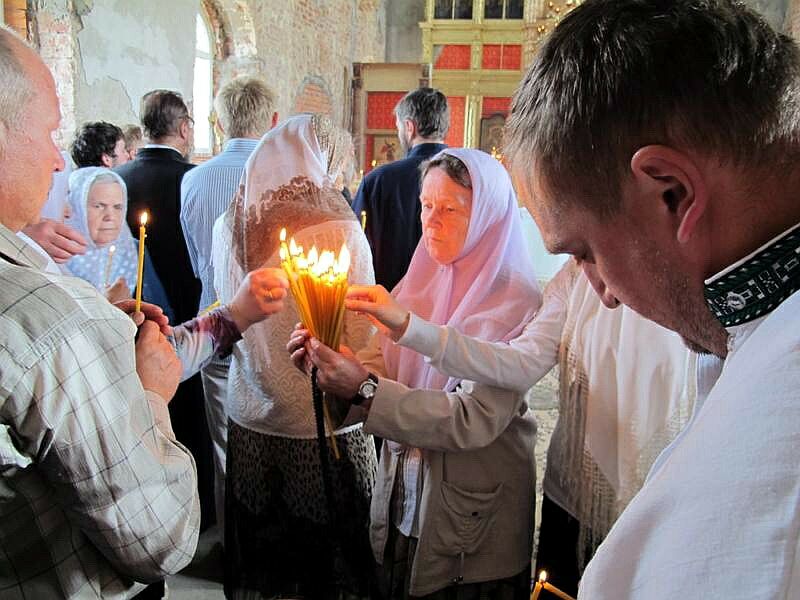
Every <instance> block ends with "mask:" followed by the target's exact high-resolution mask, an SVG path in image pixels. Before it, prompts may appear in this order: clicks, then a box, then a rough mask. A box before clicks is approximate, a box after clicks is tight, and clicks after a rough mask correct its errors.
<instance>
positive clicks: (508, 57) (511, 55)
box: [501, 46, 522, 71]
mask: <svg viewBox="0 0 800 600" xmlns="http://www.w3.org/2000/svg"><path fill="white" fill-rule="evenodd" d="M521 67H522V46H503V61H502V66H501V68H502V69H507V70H509V71H519V70H520V68H521Z"/></svg>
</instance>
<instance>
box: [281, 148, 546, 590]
mask: <svg viewBox="0 0 800 600" xmlns="http://www.w3.org/2000/svg"><path fill="white" fill-rule="evenodd" d="M420 201H421V202H422V228H423V234H422V241H421V242H420V244H419V246H418V247H417V250H416V252H415V254H414V256H413V258H412V260H411V264H410V266H409V269H408V272H407V274H406V276H405V278H404V279H403V280H402V281H401V282H400V283H399V284H398V285H397V287H396V288H395V289H394V291H393V292H392V295H393V296H395V297H396V298H397V300H398V302H400V303H401V304H402V305H403V306H405V307H407V308H408V309H409V310H411V311H412V312H414V313H415V314H417V315H419V316H421V317H423V318H424V319H426V320H428V321H431V322H433V323H436V324H440V325H450V326H452V327H455V328H456V329H458V330H459V331H460V332H462V333H464V334H467V335H470V336H472V337H476V338H479V339H484V340H487V341H508V340H510V339H512V338H514V337H516V336H517V335H518V334H519V333H520V331H521V330H522V328H523V327H524V326H525V324H526V323H527V322H528V321H530V320H531V319H532V318H533V316H534V314H535V312H536V310H537V309H538V307H539V305H540V303H541V294H540V293H539V289H538V286H537V284H536V280H535V277H534V272H533V266H532V264H531V263H530V259H529V258H528V252H527V250H526V247H525V241H524V239H523V237H522V230H521V226H520V222H519V216H518V209H517V202H516V198H515V196H514V192H513V189H512V186H511V181H510V179H509V177H508V174H507V173H506V171H505V169H504V168H503V167H502V165H501V164H500V163H499V162H497V161H496V160H495V159H493V158H492V157H490V156H489V155H488V154H486V153H484V152H481V151H479V150H469V149H448V150H444V151H443V152H442V153H440V154H438V155H437V156H435V157H434V158H433V159H432V160H431V161H430V162H429V163H427V164H426V165H424V166H423V176H422V191H421V194H420ZM287 347H288V349H289V350H290V352H292V353H293V358H294V360H295V364H297V365H298V366H300V367H301V368H305V369H307V368H308V367H309V363H313V364H314V365H316V366H317V368H318V369H319V373H318V379H319V383H320V386H321V387H322V388H323V389H324V390H325V391H327V392H329V393H332V394H335V395H336V396H338V397H340V398H350V399H351V404H352V408H351V410H350V417H351V418H353V419H362V420H364V422H365V424H364V431H369V432H370V433H373V434H374V435H378V436H381V437H383V438H384V439H386V440H387V442H386V443H385V444H384V446H383V449H382V455H381V459H380V465H379V469H378V481H377V483H376V486H375V490H374V492H373V498H372V506H371V511H370V512H371V514H370V518H371V524H370V541H371V543H372V549H373V553H374V554H375V558H376V560H377V561H378V562H379V563H381V564H382V573H381V578H382V583H383V585H384V586H385V589H384V590H383V591H384V594H385V596H386V597H388V598H407V597H426V598H427V597H431V598H439V597H442V598H444V597H446V598H473V597H474V598H479V597H480V598H483V597H488V598H500V599H504V598H514V599H516V598H520V599H522V598H527V597H528V595H529V594H530V587H529V586H530V555H531V548H532V540H533V516H534V487H535V463H534V444H535V440H536V423H535V420H534V419H533V416H532V414H531V413H530V411H529V410H528V408H527V406H526V404H525V402H524V399H523V397H522V395H521V394H519V393H516V392H514V391H513V390H506V389H501V388H497V387H489V386H484V385H479V384H475V383H473V382H470V381H462V380H458V379H454V378H450V377H448V376H446V375H444V374H443V373H440V372H439V371H437V370H436V369H435V368H434V367H433V366H431V365H430V364H429V362H427V361H426V359H425V358H424V357H422V356H421V355H419V354H416V353H415V352H413V351H410V350H408V349H405V348H401V347H399V346H396V345H395V344H394V343H393V342H392V341H391V340H390V339H388V338H386V337H383V336H380V335H376V336H375V338H374V339H373V340H372V343H371V344H370V345H369V346H368V347H367V348H366V349H365V350H364V351H362V352H361V353H360V354H359V356H358V358H355V357H353V355H352V354H351V353H350V352H349V351H348V350H347V349H346V348H342V349H341V353H337V352H334V351H333V350H331V349H330V348H327V347H325V346H323V345H322V344H321V343H320V342H319V341H318V340H315V339H308V337H307V332H306V331H305V330H302V329H300V330H297V331H296V332H295V333H294V334H293V337H292V339H291V340H290V342H289V344H288V346H287Z"/></svg>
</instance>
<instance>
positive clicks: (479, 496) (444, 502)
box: [431, 481, 503, 556]
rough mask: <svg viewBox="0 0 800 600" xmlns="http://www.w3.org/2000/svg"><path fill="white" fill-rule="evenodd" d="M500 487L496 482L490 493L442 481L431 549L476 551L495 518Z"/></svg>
mask: <svg viewBox="0 0 800 600" xmlns="http://www.w3.org/2000/svg"><path fill="white" fill-rule="evenodd" d="M502 489H503V484H502V483H500V484H499V485H498V486H497V487H496V488H495V489H494V490H493V491H491V492H471V491H469V490H465V489H462V488H460V487H458V486H455V485H453V484H452V483H448V482H446V481H443V482H442V486H441V488H440V506H439V510H438V511H437V514H436V518H435V519H434V521H433V527H432V535H431V550H433V551H434V552H435V553H437V554H440V555H444V556H455V555H458V554H462V553H463V554H474V553H475V552H477V551H478V549H479V548H480V547H481V545H482V544H483V543H484V541H485V540H486V537H487V535H488V534H489V532H490V531H491V530H492V528H493V526H494V522H495V520H496V519H497V512H498V505H499V503H500V495H501V492H502Z"/></svg>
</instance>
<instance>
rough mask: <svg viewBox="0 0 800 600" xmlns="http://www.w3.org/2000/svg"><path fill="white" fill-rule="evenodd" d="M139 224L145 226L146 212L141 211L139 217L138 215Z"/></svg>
mask: <svg viewBox="0 0 800 600" xmlns="http://www.w3.org/2000/svg"><path fill="white" fill-rule="evenodd" d="M139 223H140V224H141V225H142V226H144V225H147V211H146V210H145V211H143V212H142V214H141V215H139Z"/></svg>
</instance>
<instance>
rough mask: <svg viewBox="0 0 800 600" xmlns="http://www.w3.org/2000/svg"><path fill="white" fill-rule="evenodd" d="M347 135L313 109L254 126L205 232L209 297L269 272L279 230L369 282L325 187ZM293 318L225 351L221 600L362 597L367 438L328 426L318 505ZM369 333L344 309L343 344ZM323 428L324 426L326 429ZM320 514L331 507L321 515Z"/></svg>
mask: <svg viewBox="0 0 800 600" xmlns="http://www.w3.org/2000/svg"><path fill="white" fill-rule="evenodd" d="M346 139H347V134H346V133H345V132H344V131H342V130H340V129H339V128H337V127H335V126H334V125H333V124H332V123H331V121H330V120H329V119H327V118H326V117H323V116H320V115H300V116H296V117H292V118H290V119H288V120H286V121H285V122H284V123H282V124H281V125H279V126H277V127H276V128H274V129H272V130H271V131H270V132H269V133H267V134H266V135H265V136H264V138H263V139H262V140H261V142H260V143H259V145H258V147H257V148H256V150H255V151H254V152H253V154H252V156H251V157H250V159H249V160H248V162H247V165H246V167H245V174H244V180H243V184H242V185H241V186H240V190H239V193H238V194H237V196H236V197H235V198H234V200H233V202H232V203H231V206H230V208H229V209H228V211H227V212H226V213H225V214H224V215H222V216H221V217H220V218H219V219H218V221H217V223H216V224H215V228H214V244H213V261H214V265H215V287H216V288H217V294H218V296H219V298H220V300H221V302H223V303H225V302H226V301H227V299H228V298H229V297H230V296H231V295H232V294H233V293H234V292H235V290H236V289H237V287H238V285H239V282H240V281H241V280H242V278H243V277H244V275H245V274H246V273H247V272H248V271H251V270H253V269H255V268H257V267H262V266H278V265H279V263H280V259H279V257H278V248H279V245H280V242H279V235H280V230H281V228H283V227H285V228H286V229H287V231H288V232H289V235H291V236H293V237H294V238H295V240H296V241H297V242H298V243H299V244H302V245H303V247H305V248H307V249H309V248H311V247H312V246H314V245H316V246H317V248H320V249H338V248H339V247H341V245H342V243H346V244H347V247H348V249H349V251H350V253H351V256H352V261H351V266H350V273H349V280H350V281H351V282H354V283H355V282H358V283H361V282H365V283H367V282H368V283H372V282H374V274H373V269H372V257H371V253H370V249H369V246H368V244H367V240H366V238H365V237H364V234H363V232H362V231H361V227H360V225H359V223H358V221H357V219H356V217H355V215H354V214H353V212H352V210H351V209H350V207H349V206H348V204H347V202H346V201H345V199H344V198H343V197H342V194H341V193H340V191H339V190H338V189H337V188H336V187H335V184H334V182H335V181H336V179H337V177H338V175H339V171H340V170H341V169H342V168H343V165H344V162H345V156H344V152H345V151H346V149H347V144H346ZM299 320H300V318H299V316H298V312H297V307H296V304H295V303H294V299H293V298H289V299H288V300H287V303H286V310H284V311H283V312H282V313H281V314H279V315H276V316H275V317H273V318H272V319H269V320H268V321H266V322H264V323H260V324H258V325H255V326H253V327H251V328H250V329H249V330H248V331H247V332H246V333H245V334H244V336H243V339H242V341H241V342H240V343H239V344H238V345H237V348H236V349H235V351H234V355H233V360H232V364H231V368H230V373H229V380H228V404H227V407H226V408H227V411H228V417H229V427H228V447H227V473H226V499H225V502H226V532H225V534H226V535H225V591H226V595H227V597H228V598H262V597H276V596H278V597H292V598H345V597H346V598H357V597H364V598H366V597H370V596H371V595H372V592H371V589H370V582H371V579H372V576H373V573H374V567H373V562H372V558H371V553H370V550H369V540H368V529H367V528H368V523H369V503H370V497H371V493H372V488H373V484H374V480H375V470H376V456H375V446H374V443H373V441H372V437H371V436H369V435H366V434H365V433H364V432H363V430H362V429H361V426H360V425H355V426H351V427H342V428H339V429H337V430H336V431H335V432H334V434H335V439H336V444H337V447H338V450H339V453H340V458H339V459H338V460H337V459H335V458H334V456H333V453H332V452H331V451H330V448H329V447H328V446H326V449H327V451H328V458H329V460H328V463H329V465H330V471H331V473H330V476H331V480H332V491H333V493H332V498H330V499H328V498H327V497H326V494H325V488H324V486H323V475H322V470H321V466H320V456H319V450H318V445H317V439H316V429H315V419H314V412H313V408H312V400H311V383H310V380H309V378H308V377H307V376H305V375H304V374H302V373H300V372H299V371H298V370H296V369H295V368H294V367H293V366H292V363H291V360H290V358H289V356H288V355H287V354H286V351H285V343H286V339H287V338H288V337H289V334H290V333H291V331H292V329H293V327H294V325H295V323H297V322H298V321H299ZM372 331H373V328H372V326H371V325H370V323H369V322H368V321H367V320H366V319H365V318H364V317H358V316H350V315H348V316H347V318H346V321H345V326H344V332H343V334H342V335H343V343H345V344H347V345H348V346H350V347H354V348H361V347H363V346H364V345H365V344H366V342H367V340H368V339H369V338H370V337H371V335H372ZM328 433H329V432H328ZM331 513H332V514H331Z"/></svg>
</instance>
